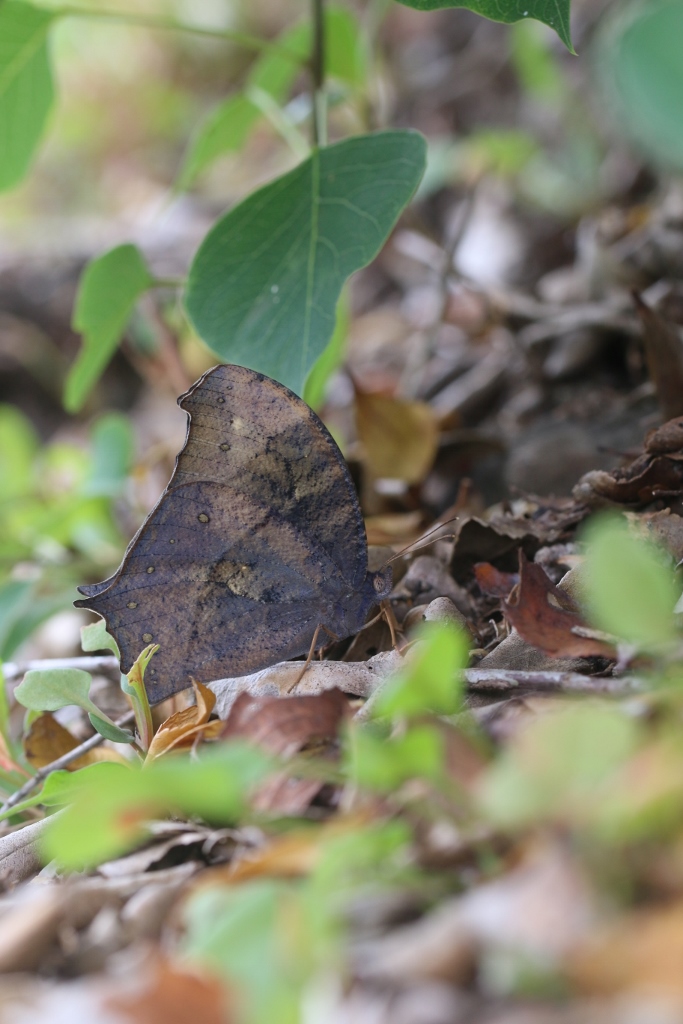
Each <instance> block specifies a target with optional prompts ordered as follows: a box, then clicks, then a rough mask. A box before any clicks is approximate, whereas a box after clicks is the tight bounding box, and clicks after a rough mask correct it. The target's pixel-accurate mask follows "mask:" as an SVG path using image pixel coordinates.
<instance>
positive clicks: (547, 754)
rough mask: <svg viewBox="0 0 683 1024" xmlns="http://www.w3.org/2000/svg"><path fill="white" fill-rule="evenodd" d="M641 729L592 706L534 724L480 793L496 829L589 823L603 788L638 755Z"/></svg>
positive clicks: (497, 765) (621, 716) (618, 714)
mask: <svg viewBox="0 0 683 1024" xmlns="http://www.w3.org/2000/svg"><path fill="white" fill-rule="evenodd" d="M637 738H638V730H637V725H636V724H635V723H634V722H633V720H632V719H630V718H628V717H627V715H625V714H624V713H623V712H621V711H619V710H615V709H612V708H605V707H600V706H598V705H595V704H591V705H590V706H588V707H581V706H580V705H578V706H575V707H570V708H568V709H567V710H566V711H565V710H563V711H560V712H553V713H550V714H548V715H547V716H543V717H541V718H538V719H536V720H534V721H532V722H531V723H530V724H529V725H528V726H527V727H526V728H525V729H523V730H522V731H521V733H520V734H519V735H518V736H517V737H516V738H515V740H514V741H513V743H512V745H511V746H510V747H508V748H507V749H506V751H505V753H504V754H503V755H502V757H500V758H499V759H498V761H497V762H496V763H495V764H494V765H493V766H492V768H491V769H490V770H489V771H488V772H487V774H486V776H485V777H484V779H483V782H482V783H481V786H480V788H479V794H478V797H479V803H480V806H481V809H482V811H483V812H484V814H485V815H486V816H487V817H488V818H489V819H490V820H491V821H493V822H494V823H495V824H496V825H497V826H501V827H504V828H518V827H522V826H524V825H528V824H530V823H532V822H535V821H542V820H551V821H557V820H560V821H564V820H567V819H570V820H573V819H574V818H576V817H577V816H578V817H579V818H580V819H581V820H587V819H588V818H590V817H591V816H592V814H593V812H594V811H595V810H599V808H600V805H601V803H602V799H603V798H602V797H601V791H600V787H601V786H602V785H606V784H608V783H609V781H610V779H611V778H612V777H613V775H614V773H615V772H616V771H617V770H618V769H619V768H620V766H621V765H622V764H623V763H624V762H625V760H626V759H627V758H628V757H629V755H630V754H632V753H633V751H634V749H635V746H636V743H637Z"/></svg>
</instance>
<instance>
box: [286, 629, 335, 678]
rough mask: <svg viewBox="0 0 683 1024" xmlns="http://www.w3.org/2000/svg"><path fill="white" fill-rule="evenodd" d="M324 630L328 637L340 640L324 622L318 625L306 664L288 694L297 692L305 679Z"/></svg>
mask: <svg viewBox="0 0 683 1024" xmlns="http://www.w3.org/2000/svg"><path fill="white" fill-rule="evenodd" d="M323 629H324V630H325V632H326V633H327V635H328V636H329V637H330V638H331V639H332V640H338V639H339V637H338V636H337V634H336V633H333V632H332V630H331V629H328V628H327V626H323V624H322V622H319V623H318V625H317V626H316V627H315V633H314V634H313V639H312V640H311V646H310V648H309V651H308V657H307V658H306V661H305V662H304V667H303V668H302V669H301V672H299V675H298V676H297V677H296V679H295V680H294V682H293V683H292V685H291V686H288V687H287V693H291V692H292V690H295V689H296V688H297V686H298V685H299V683H300V682H301V680H302V679H303V677H304V676H305V675H306V670H307V669H308V666H309V665H310V664H311V662H312V661H313V655H314V654H315V649H316V647H317V645H318V637H319V636H320V631H321V630H323Z"/></svg>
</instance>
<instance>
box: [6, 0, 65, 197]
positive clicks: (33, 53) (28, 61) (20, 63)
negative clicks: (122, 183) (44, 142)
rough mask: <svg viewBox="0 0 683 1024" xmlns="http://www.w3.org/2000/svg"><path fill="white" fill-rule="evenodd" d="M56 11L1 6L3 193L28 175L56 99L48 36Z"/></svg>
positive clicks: (10, 0) (9, 0) (11, 2)
mask: <svg viewBox="0 0 683 1024" xmlns="http://www.w3.org/2000/svg"><path fill="white" fill-rule="evenodd" d="M55 17H56V12H53V11H47V10H44V9H43V8H41V7H34V6H33V5H32V4H28V3H19V2H18V0H4V3H2V4H0V189H7V188H11V187H12V186H13V185H16V184H17V182H19V181H21V179H22V178H23V177H24V175H25V174H26V171H27V170H28V167H29V164H30V163H31V160H32V159H33V156H34V154H35V151H36V148H37V146H38V143H39V142H40V137H41V135H42V132H43V128H44V126H45V121H46V120H47V116H48V114H49V113H50V108H51V107H52V102H53V99H54V85H53V82H52V71H51V69H50V59H49V55H48V48H47V34H48V30H49V28H50V25H51V24H52V21H53V19H54V18H55Z"/></svg>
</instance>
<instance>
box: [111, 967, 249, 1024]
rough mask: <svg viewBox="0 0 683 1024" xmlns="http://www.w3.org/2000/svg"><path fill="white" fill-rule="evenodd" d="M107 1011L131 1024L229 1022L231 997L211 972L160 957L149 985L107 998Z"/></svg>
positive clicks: (216, 1023) (221, 1023)
mask: <svg viewBox="0 0 683 1024" xmlns="http://www.w3.org/2000/svg"><path fill="white" fill-rule="evenodd" d="M103 1009H104V1010H108V1011H112V1012H113V1013H117V1014H119V1015H121V1017H122V1018H123V1020H126V1021H130V1022H131V1024H188V1021H197V1022H200V1021H201V1024H229V1022H230V1019H231V1016H232V1015H231V1014H229V1013H228V998H227V993H226V990H225V988H224V986H223V985H222V984H221V982H220V981H219V980H218V979H217V978H214V977H212V976H210V975H205V974H195V973H193V972H190V971H189V970H187V969H186V968H182V967H179V966H177V965H175V964H171V963H169V962H168V961H165V960H160V961H159V962H158V963H157V964H156V966H155V969H154V971H153V973H152V976H151V977H150V978H149V981H148V984H147V986H146V988H144V989H143V990H142V991H141V992H136V993H135V994H131V995H116V996H111V997H110V998H108V999H106V1000H105V1001H104V1005H103Z"/></svg>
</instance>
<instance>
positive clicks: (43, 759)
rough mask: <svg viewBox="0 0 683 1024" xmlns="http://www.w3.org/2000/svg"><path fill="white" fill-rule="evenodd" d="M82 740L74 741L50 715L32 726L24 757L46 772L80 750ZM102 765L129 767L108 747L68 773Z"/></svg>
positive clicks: (87, 755) (89, 753) (70, 767)
mask: <svg viewBox="0 0 683 1024" xmlns="http://www.w3.org/2000/svg"><path fill="white" fill-rule="evenodd" d="M78 742H79V741H78V740H76V739H74V737H73V736H72V735H71V733H70V732H69V730H68V729H65V728H64V726H63V725H60V724H59V722H58V721H57V720H56V719H55V718H54V717H53V716H52V715H51V714H50V712H49V711H46V712H45V713H44V714H42V715H40V716H39V717H38V718H36V719H34V720H33V722H32V723H31V726H30V728H29V731H28V733H27V734H26V736H25V737H24V740H23V745H24V754H25V755H26V760H27V761H28V763H29V764H30V765H31V766H32V767H33V768H44V767H45V765H48V764H52V762H53V761H56V760H57V758H58V757H62V756H63V755H64V754H68V753H69V751H71V750H74V749H75V748H76V747H77V746H78ZM98 761H117V762H119V763H121V764H128V761H127V760H126V759H125V757H122V755H121V754H119V753H117V751H115V750H110V749H109V748H108V747H95V749H94V750H89V751H87V753H85V754H83V755H82V756H81V757H79V758H77V759H76V760H75V761H72V762H71V763H70V764H68V765H67V766H66V767H67V770H68V771H70V772H76V771H78V770H79V768H85V767H87V765H90V764H96V763H97V762H98Z"/></svg>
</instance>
